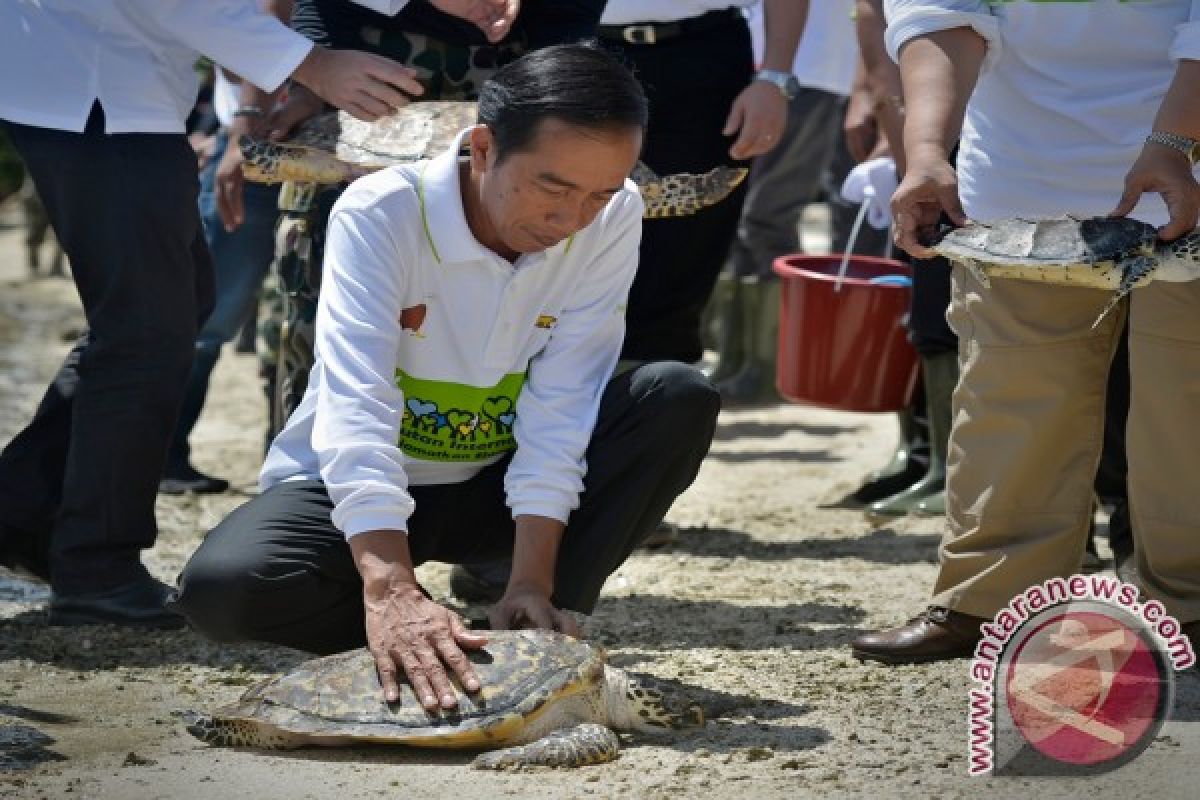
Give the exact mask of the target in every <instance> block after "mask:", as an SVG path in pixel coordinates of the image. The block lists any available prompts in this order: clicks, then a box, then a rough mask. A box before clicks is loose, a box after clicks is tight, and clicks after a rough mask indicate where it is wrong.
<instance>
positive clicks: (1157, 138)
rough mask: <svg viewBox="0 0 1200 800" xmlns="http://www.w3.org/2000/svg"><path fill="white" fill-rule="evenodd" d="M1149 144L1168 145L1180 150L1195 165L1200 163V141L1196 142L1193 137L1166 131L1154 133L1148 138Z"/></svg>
mask: <svg viewBox="0 0 1200 800" xmlns="http://www.w3.org/2000/svg"><path fill="white" fill-rule="evenodd" d="M1146 141H1147V142H1154V143H1155V144H1161V145H1166V146H1167V147H1170V148H1173V149H1175V150H1178V151H1179V152H1181V153H1183V154H1184V155H1185V156H1187V157H1188V161H1190V162H1192V164H1193V165H1194V164H1195V163H1196V162H1197V161H1200V141H1196V140H1195V139H1192V138H1191V137H1188V136H1184V135H1182V134H1179V133H1168V132H1166V131H1154V132H1153V133H1151V134H1150V135H1149V136H1147V137H1146Z"/></svg>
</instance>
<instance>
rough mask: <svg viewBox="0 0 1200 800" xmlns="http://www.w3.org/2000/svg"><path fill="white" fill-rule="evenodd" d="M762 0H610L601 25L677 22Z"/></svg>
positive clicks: (743, 6) (601, 18) (747, 5)
mask: <svg viewBox="0 0 1200 800" xmlns="http://www.w3.org/2000/svg"><path fill="white" fill-rule="evenodd" d="M757 2H758V0H608V4H607V5H606V6H605V7H604V15H603V16H601V17H600V24H601V25H629V24H631V23H634V22H674V21H675V20H679V19H688V18H689V17H698V16H700V15H701V14H707V13H708V12H709V11H721V10H723V9H726V8H748V7H750V6H752V5H754V4H755V3H757Z"/></svg>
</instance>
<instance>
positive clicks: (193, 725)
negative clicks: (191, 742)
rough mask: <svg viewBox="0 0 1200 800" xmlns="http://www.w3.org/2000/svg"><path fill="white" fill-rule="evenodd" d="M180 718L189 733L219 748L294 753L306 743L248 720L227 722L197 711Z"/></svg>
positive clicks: (291, 735)
mask: <svg viewBox="0 0 1200 800" xmlns="http://www.w3.org/2000/svg"><path fill="white" fill-rule="evenodd" d="M177 716H179V717H181V718H182V719H183V724H184V727H185V728H187V732H188V733H190V734H191V735H192V736H195V737H196V738H197V739H199V740H200V741H202V742H204V743H205V744H211V745H213V746H215V747H259V748H262V749H265V750H290V749H292V748H295V747H302V746H304V744H305V741H304V738H303V737H299V736H295V735H294V734H288V733H284V732H283V731H277V730H271V729H268V728H265V727H264V726H261V725H255V724H254V723H252V722H247V721H245V720H236V719H223V718H221V717H215V716H212V715H211V714H202V713H200V712H197V711H185V712H183V713H181V714H177Z"/></svg>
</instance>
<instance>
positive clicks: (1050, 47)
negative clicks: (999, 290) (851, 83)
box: [886, 0, 1200, 225]
mask: <svg viewBox="0 0 1200 800" xmlns="http://www.w3.org/2000/svg"><path fill="white" fill-rule="evenodd" d="M886 10H887V15H888V22H889V25H888V30H887V45H888V49H889V50H890V51H891V53H892V56H893V58H895V57H896V54H897V53H898V51H899V48H900V47H901V45H903V44H904V43H905V42H906V41H908V40H909V39H911V38H912V37H914V36H919V35H921V34H924V33H930V32H933V31H938V30H947V29H950V28H957V27H964V26H970V27H971V28H973V29H974V30H975V31H977V32H978V33H979V34H980V35H981V36H983V37H984V38H985V39H986V40H987V42H988V54H987V58H986V61H985V64H984V70H983V73H982V74H981V75H980V78H979V82H978V85H977V86H976V88H975V93H974V94H973V95H972V96H971V100H970V104H969V105H968V108H967V115H966V120H965V123H964V126H963V133H962V141H961V146H960V150H959V155H958V174H959V193H960V195H961V197H962V202H963V209H964V210H965V211H966V213H967V215H968V216H969V217H971V218H972V219H976V220H979V221H982V222H987V221H990V220H995V219H1000V218H1004V217H1012V216H1031V217H1043V216H1054V215H1058V214H1065V213H1069V214H1077V215H1081V216H1092V215H1102V214H1106V213H1108V212H1109V211H1111V210H1112V209H1113V208H1114V207H1115V206H1116V204H1117V200H1118V198H1119V197H1120V195H1121V191H1122V188H1123V185H1124V178H1125V174H1126V173H1127V172H1128V171H1129V168H1130V167H1131V166H1132V165H1133V162H1134V160H1135V159H1136V158H1137V156H1138V154H1139V153H1140V152H1141V149H1142V144H1143V142H1144V140H1145V138H1146V135H1147V134H1148V133H1150V130H1151V126H1152V124H1153V122H1154V116H1155V114H1156V113H1157V111H1158V107H1159V105H1160V104H1161V103H1162V99H1163V97H1164V95H1165V94H1166V90H1167V87H1168V85H1169V84H1170V82H1171V79H1172V77H1173V75H1174V73H1175V60H1176V59H1180V58H1186V59H1197V58H1200V0H1140V1H1139V2H1120V0H1091V1H1090V2H1078V1H1077V0H1076V1H1067V0H1058V1H1057V2H1055V1H1054V0H1048V1H1045V2H1029V1H1028V0H1020V1H1019V2H1006V3H989V2H985V1H984V0H936V1H935V0H886ZM1131 216H1133V217H1135V218H1136V219H1140V220H1143V221H1145V222H1149V223H1151V224H1154V225H1159V224H1162V223H1165V222H1166V221H1167V219H1168V214H1167V211H1166V207H1165V205H1164V204H1163V202H1162V198H1161V197H1160V196H1159V195H1157V194H1154V193H1150V194H1146V195H1143V197H1142V201H1141V202H1140V203H1139V204H1138V206H1137V208H1136V209H1135V210H1134V212H1133V214H1131Z"/></svg>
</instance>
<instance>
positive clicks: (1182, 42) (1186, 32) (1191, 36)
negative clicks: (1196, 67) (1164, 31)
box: [1167, 22, 1200, 61]
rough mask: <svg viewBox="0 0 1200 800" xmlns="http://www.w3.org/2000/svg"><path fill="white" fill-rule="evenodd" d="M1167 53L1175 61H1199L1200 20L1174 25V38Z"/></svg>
mask: <svg viewBox="0 0 1200 800" xmlns="http://www.w3.org/2000/svg"><path fill="white" fill-rule="evenodd" d="M1167 53H1168V55H1170V57H1171V58H1172V59H1174V60H1175V61H1182V60H1190V61H1200V22H1185V23H1183V24H1182V25H1178V26H1176V27H1175V39H1174V40H1173V41H1172V42H1171V48H1170V50H1168V51H1167Z"/></svg>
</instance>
